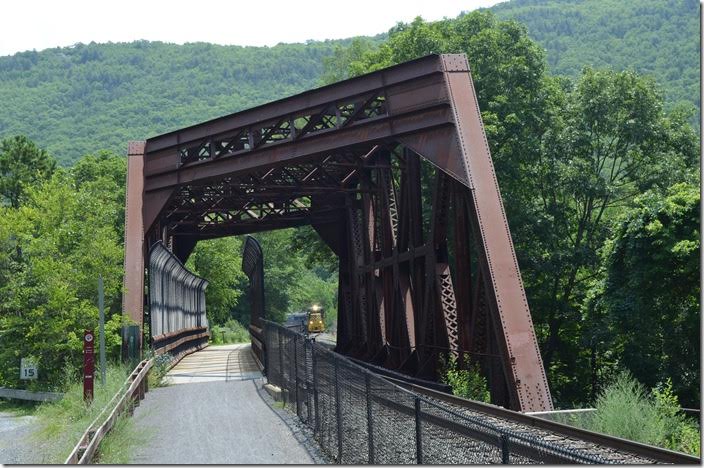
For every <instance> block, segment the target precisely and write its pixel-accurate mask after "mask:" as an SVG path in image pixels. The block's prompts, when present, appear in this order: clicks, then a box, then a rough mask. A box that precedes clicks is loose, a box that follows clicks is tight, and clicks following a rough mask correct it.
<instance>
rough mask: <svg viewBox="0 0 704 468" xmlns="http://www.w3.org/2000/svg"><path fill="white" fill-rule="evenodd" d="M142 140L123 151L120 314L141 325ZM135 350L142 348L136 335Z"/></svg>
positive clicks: (142, 294) (142, 296) (142, 235)
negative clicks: (123, 257) (123, 229)
mask: <svg viewBox="0 0 704 468" xmlns="http://www.w3.org/2000/svg"><path fill="white" fill-rule="evenodd" d="M145 144H146V142H144V141H131V142H130V143H129V147H128V150H127V187H126V190H125V205H126V209H125V263H124V267H125V276H124V280H123V292H122V315H124V316H127V317H129V318H130V319H132V320H133V321H134V322H136V323H137V324H138V325H139V327H140V328H141V327H142V321H143V314H144V223H143V219H142V199H143V195H144V148H145ZM138 349H142V336H141V334H140V336H139V343H138Z"/></svg>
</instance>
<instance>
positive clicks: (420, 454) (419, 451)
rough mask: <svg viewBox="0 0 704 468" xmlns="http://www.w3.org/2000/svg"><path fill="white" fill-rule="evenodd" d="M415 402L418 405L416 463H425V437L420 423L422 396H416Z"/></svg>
mask: <svg viewBox="0 0 704 468" xmlns="http://www.w3.org/2000/svg"><path fill="white" fill-rule="evenodd" d="M414 403H415V407H416V463H418V464H419V465H422V464H423V437H422V428H421V423H420V415H421V414H420V398H418V397H415V398H414Z"/></svg>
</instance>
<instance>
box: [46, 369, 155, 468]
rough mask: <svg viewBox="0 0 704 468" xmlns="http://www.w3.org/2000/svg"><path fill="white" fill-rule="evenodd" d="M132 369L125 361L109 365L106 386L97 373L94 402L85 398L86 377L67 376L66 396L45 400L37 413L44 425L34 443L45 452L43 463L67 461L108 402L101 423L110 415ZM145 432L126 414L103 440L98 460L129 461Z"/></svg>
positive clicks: (107, 461) (109, 461)
mask: <svg viewBox="0 0 704 468" xmlns="http://www.w3.org/2000/svg"><path fill="white" fill-rule="evenodd" d="M131 371H132V369H130V368H128V367H127V366H125V365H123V364H109V365H108V368H107V371H106V382H105V385H104V386H103V385H101V384H100V378H99V375H96V381H95V386H94V398H93V402H92V404H87V403H85V402H84V401H83V382H82V380H80V379H78V378H76V377H75V376H70V377H67V378H66V382H65V383H64V387H65V388H64V391H65V395H64V397H63V398H62V399H61V400H59V401H56V402H51V403H42V404H41V405H40V406H39V407H38V408H37V410H36V412H35V416H37V418H38V422H39V426H40V427H39V429H38V430H37V432H35V433H34V435H33V438H34V439H35V440H34V441H33V442H34V444H35V447H36V449H37V450H39V451H40V453H41V454H42V463H48V464H60V463H63V462H64V461H65V460H66V458H67V457H68V455H69V454H70V453H71V450H73V448H74V447H75V445H76V444H77V443H78V441H79V439H80V438H81V436H82V435H83V433H84V432H85V430H86V429H87V428H88V426H89V425H90V424H91V423H92V422H93V421H94V420H95V418H96V417H98V415H99V414H100V412H101V411H102V410H103V409H104V408H105V407H106V406H108V405H110V409H108V410H107V411H106V412H105V413H104V414H103V415H102V417H101V419H100V421H99V424H100V423H101V422H102V421H104V420H105V419H106V418H107V417H108V416H109V414H110V411H111V410H112V407H113V405H114V404H115V403H116V402H117V400H115V401H112V398H113V397H114V396H115V395H116V394H117V392H118V391H120V389H121V388H122V385H123V384H124V383H125V380H126V379H127V377H128V376H129V374H130V372H131ZM96 374H97V373H96ZM145 435H146V434H139V433H137V432H136V429H135V428H134V425H133V424H132V423H131V421H130V420H129V417H128V416H127V415H126V414H123V415H122V416H120V417H119V418H118V420H117V422H116V424H115V426H114V427H113V429H112V431H110V432H109V433H108V435H107V436H106V437H105V438H104V439H103V442H102V443H101V445H100V449H99V452H98V455H97V457H96V459H95V460H94V462H99V463H109V464H121V463H129V459H128V455H129V449H130V447H131V446H134V445H135V444H136V443H138V442H140V441H143V439H144V436H145Z"/></svg>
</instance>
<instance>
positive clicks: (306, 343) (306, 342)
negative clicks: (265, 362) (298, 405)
mask: <svg viewBox="0 0 704 468" xmlns="http://www.w3.org/2000/svg"><path fill="white" fill-rule="evenodd" d="M309 349H310V340H309V339H308V337H306V336H304V337H303V370H304V371H305V372H304V374H303V379H304V380H303V381H304V383H305V385H306V413H307V414H306V424H308V425H310V372H309V370H308V350H309Z"/></svg>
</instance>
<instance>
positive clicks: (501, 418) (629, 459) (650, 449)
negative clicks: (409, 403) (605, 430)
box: [384, 376, 701, 465]
mask: <svg viewBox="0 0 704 468" xmlns="http://www.w3.org/2000/svg"><path fill="white" fill-rule="evenodd" d="M384 378H385V379H386V380H388V381H390V382H392V383H394V384H396V385H398V386H399V387H401V388H405V389H407V390H410V391H411V392H414V393H417V394H419V395H423V396H424V397H426V398H429V399H431V400H435V401H441V402H443V403H444V404H446V405H451V406H452V407H453V408H454V409H455V410H456V411H457V412H460V413H462V414H466V415H467V416H470V417H473V418H476V417H481V418H483V419H486V420H487V421H489V422H491V423H492V424H495V425H497V426H499V427H502V428H505V429H509V430H511V431H513V432H516V433H519V434H525V435H527V436H531V437H536V436H537V437H540V438H541V439H543V440H546V441H550V442H552V443H559V444H560V445H564V446H565V448H568V449H576V450H580V451H582V452H586V453H592V454H596V455H598V456H600V457H602V458H603V459H604V460H605V461H606V462H607V463H628V464H652V463H674V464H697V465H699V464H701V459H700V458H697V457H694V456H691V455H687V454H684V453H681V452H676V451H673V450H668V449H664V448H660V447H655V446H652V445H647V444H642V443H639V442H634V441H631V440H627V439H622V438H619V437H614V436H610V435H606V434H600V433H597V432H592V431H588V430H585V429H580V428H577V427H573V426H568V425H566V424H561V423H557V422H553V421H548V420H545V419H541V418H538V417H535V416H530V415H527V414H523V413H519V412H516V411H511V410H508V409H505V408H502V407H500V406H495V405H490V404H486V403H480V402H477V401H472V400H466V399H464V398H459V397H457V396H454V395H449V394H447V393H443V392H439V391H436V390H433V389H430V388H426V387H422V386H419V385H415V384H412V383H408V382H405V381H403V380H399V379H395V378H392V377H388V376H385V377H384Z"/></svg>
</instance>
